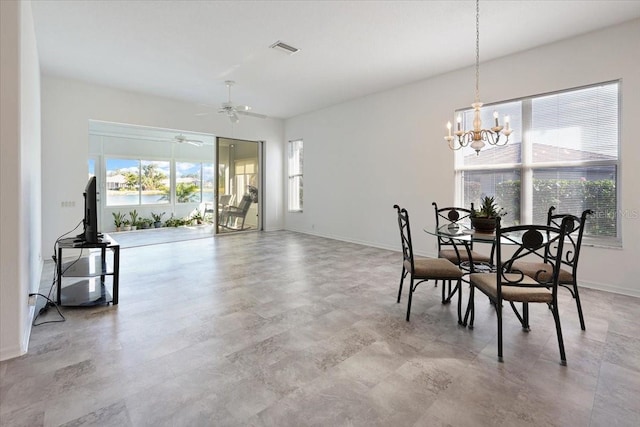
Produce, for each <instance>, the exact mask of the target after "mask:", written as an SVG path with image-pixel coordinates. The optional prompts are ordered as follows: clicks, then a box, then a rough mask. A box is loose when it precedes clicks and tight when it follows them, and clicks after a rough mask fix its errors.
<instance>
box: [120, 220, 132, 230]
mask: <svg viewBox="0 0 640 427" xmlns="http://www.w3.org/2000/svg"><path fill="white" fill-rule="evenodd" d="M122 229H123V230H124V231H131V221H129V220H128V219H125V220H124V221H122Z"/></svg>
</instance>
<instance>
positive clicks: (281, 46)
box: [269, 40, 300, 55]
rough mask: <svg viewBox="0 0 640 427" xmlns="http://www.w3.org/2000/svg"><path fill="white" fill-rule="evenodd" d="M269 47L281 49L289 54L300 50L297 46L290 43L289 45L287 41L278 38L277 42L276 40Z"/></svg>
mask: <svg viewBox="0 0 640 427" xmlns="http://www.w3.org/2000/svg"><path fill="white" fill-rule="evenodd" d="M269 47H270V48H271V49H277V50H280V51H282V52H284V53H287V54H289V55H293V54H294V53H297V52H298V51H299V50H300V49H298V48H297V47H293V46H290V45H288V44H286V43H283V42H281V41H280V40H278V41H277V42H275V43H274V44H272V45H271V46H269Z"/></svg>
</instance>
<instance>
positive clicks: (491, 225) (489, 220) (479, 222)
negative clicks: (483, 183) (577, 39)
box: [471, 196, 507, 233]
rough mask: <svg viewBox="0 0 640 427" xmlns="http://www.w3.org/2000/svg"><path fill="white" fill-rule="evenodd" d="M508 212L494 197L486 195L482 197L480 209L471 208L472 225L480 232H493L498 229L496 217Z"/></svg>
mask: <svg viewBox="0 0 640 427" xmlns="http://www.w3.org/2000/svg"><path fill="white" fill-rule="evenodd" d="M506 214H507V212H506V211H505V210H504V209H503V208H500V207H498V205H497V204H496V202H495V198H494V197H489V196H484V197H482V199H480V209H478V210H476V209H475V208H473V207H472V208H471V226H472V227H473V228H474V229H475V230H476V231H478V232H480V233H493V232H494V231H495V229H496V218H497V217H503V216H505V215H506Z"/></svg>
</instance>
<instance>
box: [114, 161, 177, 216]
mask: <svg viewBox="0 0 640 427" xmlns="http://www.w3.org/2000/svg"><path fill="white" fill-rule="evenodd" d="M170 182H171V170H170V167H169V162H168V161H151V160H136V159H116V158H107V159H106V190H107V206H137V205H151V204H168V203H169V201H170V198H171V194H170Z"/></svg>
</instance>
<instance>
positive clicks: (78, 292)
mask: <svg viewBox="0 0 640 427" xmlns="http://www.w3.org/2000/svg"><path fill="white" fill-rule="evenodd" d="M77 240H78V239H76V238H73V237H70V238H68V239H62V240H60V241H59V242H58V253H57V258H56V271H57V277H56V289H57V300H56V302H57V303H58V305H62V306H76V307H78V306H83V307H84V306H95V305H101V304H110V303H111V304H113V305H116V304H118V286H119V278H120V271H119V270H120V244H118V242H116V241H115V240H114V239H112V238H111V236H109V235H108V234H104V235H103V237H102V241H101V242H98V243H89V242H86V241H84V240H81V241H79V242H78V241H77ZM69 249H75V250H78V249H80V250H81V251H82V253H81V254H80V256H79V257H78V256H75V257H74V258H68V260H70V261H68V262H64V261H63V259H62V253H63V251H64V250H69ZM96 249H99V250H96ZM107 249H108V250H109V251H110V255H112V257H109V258H111V260H110V262H108V259H107V258H108V257H107ZM108 282H111V286H108V284H109V283H108ZM108 288H111V289H110V290H111V292H112V294H113V295H111V294H110V293H109V289H108Z"/></svg>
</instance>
